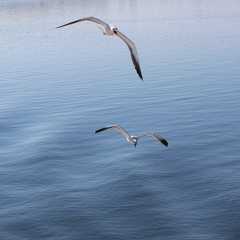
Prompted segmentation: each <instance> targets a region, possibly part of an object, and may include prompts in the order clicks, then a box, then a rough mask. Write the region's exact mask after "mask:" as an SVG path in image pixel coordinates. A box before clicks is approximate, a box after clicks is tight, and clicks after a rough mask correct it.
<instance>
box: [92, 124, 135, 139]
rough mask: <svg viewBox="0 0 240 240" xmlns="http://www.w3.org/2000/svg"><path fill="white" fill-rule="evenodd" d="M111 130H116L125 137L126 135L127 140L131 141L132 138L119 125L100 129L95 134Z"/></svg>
mask: <svg viewBox="0 0 240 240" xmlns="http://www.w3.org/2000/svg"><path fill="white" fill-rule="evenodd" d="M110 128H116V129H117V130H118V131H119V132H121V133H122V134H123V135H125V137H126V138H128V139H131V136H130V135H129V134H128V133H127V132H126V131H125V130H124V129H123V128H122V127H120V126H118V125H110V126H107V127H104V128H101V129H98V130H97V131H95V132H94V133H99V132H102V131H105V130H108V129H110Z"/></svg>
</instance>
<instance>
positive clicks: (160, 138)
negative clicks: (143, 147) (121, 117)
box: [94, 125, 168, 147]
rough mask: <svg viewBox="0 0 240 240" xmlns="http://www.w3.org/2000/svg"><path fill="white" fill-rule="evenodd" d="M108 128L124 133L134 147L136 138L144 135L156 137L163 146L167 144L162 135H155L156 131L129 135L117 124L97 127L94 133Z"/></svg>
mask: <svg viewBox="0 0 240 240" xmlns="http://www.w3.org/2000/svg"><path fill="white" fill-rule="evenodd" d="M110 128H116V129H117V130H118V131H119V132H121V133H122V134H123V135H125V137H126V138H127V141H128V142H129V143H130V144H133V145H134V147H136V146H137V141H138V139H139V138H141V137H145V136H152V137H154V138H156V139H157V140H158V141H160V142H161V143H162V144H163V145H164V146H166V147H167V146H168V142H167V141H166V140H165V139H164V138H163V137H161V136H159V135H157V134H156V133H145V134H142V135H140V136H137V137H136V136H131V135H129V134H128V133H127V132H126V131H125V130H124V129H123V128H122V127H121V126H119V125H110V126H107V127H104V128H101V129H98V130H97V131H95V132H94V133H99V132H102V131H105V130H108V129H110Z"/></svg>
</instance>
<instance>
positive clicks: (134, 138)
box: [132, 137, 138, 147]
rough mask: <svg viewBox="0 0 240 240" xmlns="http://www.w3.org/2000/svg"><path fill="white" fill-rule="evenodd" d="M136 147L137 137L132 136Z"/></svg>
mask: <svg viewBox="0 0 240 240" xmlns="http://www.w3.org/2000/svg"><path fill="white" fill-rule="evenodd" d="M132 140H133V145H134V147H136V146H137V140H138V139H137V137H132Z"/></svg>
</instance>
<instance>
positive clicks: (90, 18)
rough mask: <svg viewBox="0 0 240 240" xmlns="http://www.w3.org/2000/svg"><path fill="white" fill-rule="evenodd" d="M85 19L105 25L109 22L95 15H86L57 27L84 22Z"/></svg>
mask: <svg viewBox="0 0 240 240" xmlns="http://www.w3.org/2000/svg"><path fill="white" fill-rule="evenodd" d="M83 21H90V22H94V23H97V24H100V25H102V26H104V27H106V26H107V25H108V24H106V23H105V22H103V21H101V20H100V19H98V18H95V17H86V18H81V19H78V20H76V21H73V22H70V23H67V24H64V25H61V26H59V27H57V28H61V27H65V26H68V25H71V24H74V23H78V22H83Z"/></svg>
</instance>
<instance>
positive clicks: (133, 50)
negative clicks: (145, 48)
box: [115, 30, 143, 79]
mask: <svg viewBox="0 0 240 240" xmlns="http://www.w3.org/2000/svg"><path fill="white" fill-rule="evenodd" d="M115 34H116V35H117V36H118V37H119V38H121V39H122V40H123V41H124V42H125V43H126V44H127V46H128V48H129V51H130V53H131V57H132V61H133V65H134V66H135V69H136V71H137V73H138V75H139V77H140V78H141V79H143V77H142V72H141V68H140V63H139V59H138V54H137V49H136V47H135V44H134V43H133V42H132V41H131V40H130V39H129V38H127V37H126V36H125V35H124V34H122V33H121V32H119V31H118V30H117V31H116V32H115Z"/></svg>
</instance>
